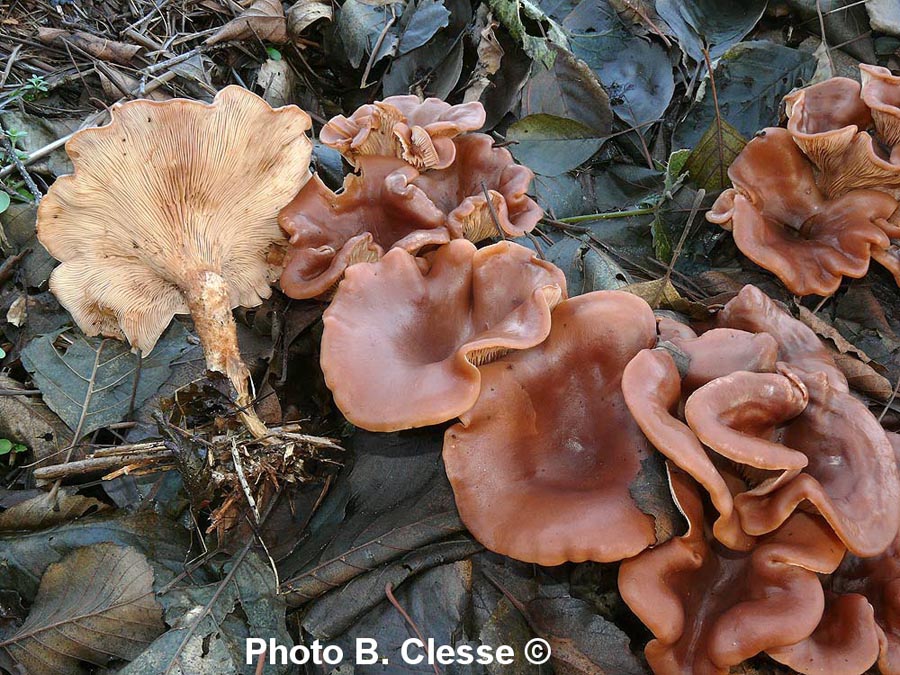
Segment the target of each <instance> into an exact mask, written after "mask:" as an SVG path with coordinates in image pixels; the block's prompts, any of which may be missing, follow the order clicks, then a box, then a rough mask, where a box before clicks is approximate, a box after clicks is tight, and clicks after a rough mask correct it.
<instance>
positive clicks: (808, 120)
mask: <svg viewBox="0 0 900 675" xmlns="http://www.w3.org/2000/svg"><path fill="white" fill-rule="evenodd" d="M784 103H785V114H786V115H787V117H788V121H787V130H788V131H789V132H790V134H791V136H792V137H793V139H794V142H795V143H796V144H797V145H798V146H799V147H800V149H801V150H803V152H804V154H806V156H807V157H808V158H809V159H810V160H811V161H812V163H813V164H814V165H815V166H816V167H817V168H818V170H819V172H820V174H821V175H820V181H819V182H820V184H821V185H822V186H823V190H824V191H825V193H826V194H828V195H829V196H831V197H834V196H837V194H838V193H840V192H841V191H842V188H841V182H842V174H843V173H844V170H845V169H846V166H845V165H844V163H843V161H842V157H843V155H844V153H846V152H847V150H848V148H849V147H850V146H851V144H852V143H853V142H854V139H855V138H856V136H857V134H859V133H860V132H863V133H865V131H866V129H868V128H869V127H870V126H871V125H872V114H871V112H870V111H869V108H868V106H867V105H866V104H865V102H864V101H863V100H862V98H860V85H859V82H857V81H856V80H851V79H850V78H847V77H832V78H830V79H828V80H825V81H823V82H819V83H818V84H814V85H812V86H809V87H805V88H803V89H798V90H797V91H794V92H792V93H790V94H788V95H787V96H785V97H784Z"/></svg>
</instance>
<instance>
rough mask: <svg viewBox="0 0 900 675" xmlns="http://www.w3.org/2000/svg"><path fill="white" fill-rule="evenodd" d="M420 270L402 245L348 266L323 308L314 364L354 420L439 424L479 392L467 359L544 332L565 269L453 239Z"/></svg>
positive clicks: (369, 425) (516, 251)
mask: <svg viewBox="0 0 900 675" xmlns="http://www.w3.org/2000/svg"><path fill="white" fill-rule="evenodd" d="M428 267H429V269H427V270H424V271H423V269H422V268H421V267H420V265H419V264H418V263H417V259H416V258H415V257H413V256H412V255H410V254H409V253H407V252H406V251H404V250H402V249H396V248H395V249H392V250H391V251H389V252H388V253H387V254H386V255H385V256H384V258H383V259H382V260H381V261H380V262H377V263H363V264H359V265H354V266H353V267H351V268H349V269H348V270H347V273H346V276H345V278H344V280H343V281H342V282H341V284H340V286H339V287H338V291H337V293H336V295H335V297H334V300H333V301H332V303H331V305H330V306H329V308H328V309H327V310H326V311H325V316H324V319H323V320H324V325H325V328H324V332H323V334H322V351H321V364H322V371H323V372H324V374H325V381H326V383H327V384H328V387H329V388H330V389H331V391H332V393H333V394H334V400H335V403H336V404H337V406H338V408H340V409H341V411H342V412H343V413H344V415H345V416H346V417H347V419H348V420H350V421H351V422H352V423H353V424H355V425H357V426H359V427H362V428H364V429H369V430H371V431H397V430H400V429H408V428H412V427H421V426H427V425H429V424H439V423H441V422H444V421H446V420H449V419H452V418H454V417H456V416H458V415H460V414H461V413H463V412H465V411H466V410H468V409H469V408H470V407H472V405H473V404H474V403H475V400H476V399H477V398H478V392H479V389H480V386H481V375H480V373H479V371H478V368H477V367H476V364H478V363H481V362H483V361H484V360H485V359H487V358H490V357H492V356H495V355H496V354H497V353H498V352H503V351H507V350H512V349H526V348H528V347H532V346H534V345H536V344H538V343H539V342H541V341H542V340H544V338H546V337H547V334H548V333H549V332H550V310H551V309H552V308H553V307H554V306H555V305H556V303H557V302H559V300H560V299H561V298H563V297H564V296H565V287H566V285H565V276H564V275H563V273H562V272H561V271H560V270H559V269H557V268H556V267H554V266H553V265H551V264H550V263H547V262H544V261H541V260H538V259H537V258H536V257H535V255H534V253H533V252H532V251H530V250H528V249H526V248H524V247H522V246H519V245H518V244H513V243H510V242H500V243H498V244H494V245H492V246H488V247H486V248H483V249H480V250H476V248H475V246H474V245H473V244H472V243H470V242H468V241H466V240H464V239H457V240H454V241H451V242H450V243H449V244H447V245H445V246H442V247H441V248H439V249H438V250H437V252H435V253H434V254H433V257H432V258H431V260H430V266H428Z"/></svg>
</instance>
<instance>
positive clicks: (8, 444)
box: [0, 438, 13, 455]
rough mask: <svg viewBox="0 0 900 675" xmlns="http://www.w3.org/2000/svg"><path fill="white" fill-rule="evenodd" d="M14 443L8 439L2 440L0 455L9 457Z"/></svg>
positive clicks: (0, 442) (0, 439)
mask: <svg viewBox="0 0 900 675" xmlns="http://www.w3.org/2000/svg"><path fill="white" fill-rule="evenodd" d="M12 449H13V443H12V441H11V440H9V439H8V438H0V455H8V454H9V453H10V452H12Z"/></svg>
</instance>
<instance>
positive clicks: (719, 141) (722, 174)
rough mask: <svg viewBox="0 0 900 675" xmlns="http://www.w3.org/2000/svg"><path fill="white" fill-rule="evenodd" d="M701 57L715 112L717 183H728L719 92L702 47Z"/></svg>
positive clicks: (704, 49) (705, 51)
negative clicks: (717, 160)
mask: <svg viewBox="0 0 900 675" xmlns="http://www.w3.org/2000/svg"><path fill="white" fill-rule="evenodd" d="M703 58H704V59H705V60H706V70H707V71H708V72H709V89H710V91H711V92H712V99H713V108H714V109H715V112H716V152H717V153H718V155H719V185H728V176H727V175H726V171H727V169H726V166H727V163H726V162H725V154H724V153H725V151H724V143H725V140H724V139H723V138H722V112H721V111H720V110H719V94H718V93H717V92H716V76H715V73H713V67H712V60H711V59H710V58H709V50H708V49H707V48H706V47H704V48H703Z"/></svg>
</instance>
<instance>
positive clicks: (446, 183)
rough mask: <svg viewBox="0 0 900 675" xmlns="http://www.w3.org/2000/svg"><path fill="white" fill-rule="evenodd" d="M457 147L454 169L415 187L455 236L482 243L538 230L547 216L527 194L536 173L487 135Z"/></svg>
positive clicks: (467, 138) (432, 174) (434, 174)
mask: <svg viewBox="0 0 900 675" xmlns="http://www.w3.org/2000/svg"><path fill="white" fill-rule="evenodd" d="M453 144H454V145H455V146H456V161H454V162H453V164H451V165H450V166H449V167H448V168H446V169H442V170H440V171H428V172H426V173H423V174H422V175H421V176H419V177H418V178H416V179H414V180H412V181H411V182H412V183H413V184H415V185H416V186H417V187H419V188H420V189H421V190H422V191H423V192H425V194H427V195H428V197H429V199H431V201H433V202H434V203H435V204H436V205H437V206H438V208H439V209H441V210H442V211H443V212H444V213H446V214H447V221H448V227H449V229H450V233H451V236H452V237H454V238H457V237H465V238H466V239H468V240H469V241H474V242H478V241H482V240H483V239H488V238H490V237H496V236H498V235H499V236H503V237H505V236H507V235H508V236H510V237H521V236H522V235H524V234H525V233H526V232H530V231H531V230H532V229H534V226H535V225H537V224H538V221H540V219H541V216H543V210H542V209H541V207H540V206H538V205H537V203H536V202H535V201H534V200H533V199H531V198H530V197H529V196H528V194H527V192H528V188H529V186H530V185H531V181H532V179H533V178H534V173H533V172H532V171H531V169H529V168H528V167H526V166H522V165H520V164H516V163H515V160H513V156H512V155H511V154H510V153H509V150H507V149H506V148H495V147H494V141H493V139H492V138H491V137H490V136H487V135H485V134H467V135H465V136H460V137H459V138H456V139H454V140H453Z"/></svg>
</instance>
